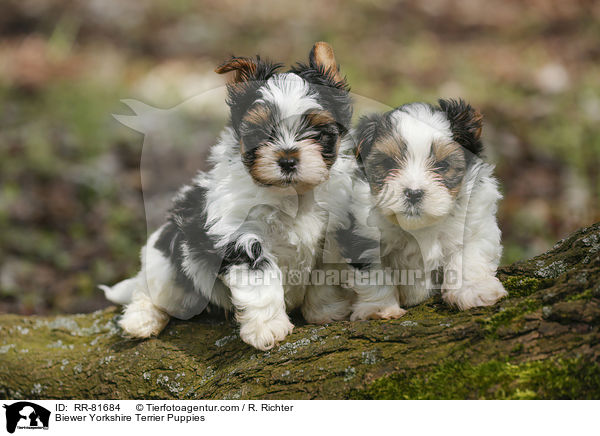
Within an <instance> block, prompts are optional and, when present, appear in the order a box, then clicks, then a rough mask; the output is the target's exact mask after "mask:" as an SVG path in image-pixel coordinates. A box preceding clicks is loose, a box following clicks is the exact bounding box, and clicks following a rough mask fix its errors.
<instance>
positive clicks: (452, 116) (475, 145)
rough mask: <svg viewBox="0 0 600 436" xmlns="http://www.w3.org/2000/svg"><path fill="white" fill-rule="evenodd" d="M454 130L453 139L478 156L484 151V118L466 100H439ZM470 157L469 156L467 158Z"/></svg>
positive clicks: (441, 108)
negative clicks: (482, 137)
mask: <svg viewBox="0 0 600 436" xmlns="http://www.w3.org/2000/svg"><path fill="white" fill-rule="evenodd" d="M438 104H439V106H440V110H441V111H442V112H444V113H445V114H446V117H447V118H448V121H450V126H451V129H452V139H454V140H455V141H456V142H458V143H459V144H460V145H462V146H463V147H464V148H466V149H467V150H469V151H470V152H471V153H473V154H474V155H476V156H480V155H481V152H482V151H483V144H482V143H481V140H480V138H481V129H482V126H483V123H482V116H481V114H480V113H479V112H478V111H476V110H475V109H474V108H473V107H472V106H471V105H470V104H468V103H467V102H465V101H464V100H462V99H460V100H444V99H440V100H438ZM467 157H468V156H467Z"/></svg>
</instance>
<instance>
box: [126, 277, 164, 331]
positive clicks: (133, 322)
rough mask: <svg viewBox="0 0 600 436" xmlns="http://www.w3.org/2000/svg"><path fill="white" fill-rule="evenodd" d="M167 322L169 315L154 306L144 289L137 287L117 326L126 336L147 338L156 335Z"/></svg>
mask: <svg viewBox="0 0 600 436" xmlns="http://www.w3.org/2000/svg"><path fill="white" fill-rule="evenodd" d="M168 322H169V315H168V314H167V313H166V312H164V311H162V310H161V309H159V308H158V307H156V306H155V305H154V304H153V303H152V300H151V299H150V297H149V296H148V294H147V293H146V292H144V290H142V289H138V290H137V291H136V292H134V294H133V297H132V300H131V303H129V304H128V305H127V306H126V307H125V311H124V312H123V316H122V318H121V320H120V321H119V326H120V327H121V328H122V329H123V330H124V331H125V333H126V334H127V335H128V336H131V337H133V338H149V337H150V336H156V335H158V334H159V333H160V332H161V331H162V330H163V329H164V328H165V327H166V325H167V324H168Z"/></svg>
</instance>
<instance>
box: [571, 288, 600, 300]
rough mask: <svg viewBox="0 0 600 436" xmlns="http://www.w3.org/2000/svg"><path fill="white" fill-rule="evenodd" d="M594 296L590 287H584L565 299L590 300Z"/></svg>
mask: <svg viewBox="0 0 600 436" xmlns="http://www.w3.org/2000/svg"><path fill="white" fill-rule="evenodd" d="M593 297H594V291H593V290H592V289H586V290H585V291H583V292H580V293H579V294H575V295H570V296H569V297H567V298H566V301H577V300H591V299H592V298H593Z"/></svg>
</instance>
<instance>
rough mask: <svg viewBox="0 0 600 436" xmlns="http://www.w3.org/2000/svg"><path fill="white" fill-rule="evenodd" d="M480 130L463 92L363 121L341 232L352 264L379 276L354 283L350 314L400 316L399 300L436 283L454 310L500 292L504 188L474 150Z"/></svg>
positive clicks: (409, 300) (491, 299) (414, 300)
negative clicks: (346, 224) (348, 221)
mask: <svg viewBox="0 0 600 436" xmlns="http://www.w3.org/2000/svg"><path fill="white" fill-rule="evenodd" d="M481 130H482V116H481V115H480V113H479V112H477V111H476V110H475V109H473V108H472V107H471V106H470V105H469V104H467V103H465V102H464V101H462V100H460V101H455V100H439V102H438V106H432V105H429V104H423V103H413V104H407V105H404V106H401V107H399V108H397V109H394V110H392V111H390V112H387V113H384V114H374V115H369V116H366V117H363V118H362V119H361V121H360V122H359V125H358V127H357V131H356V138H357V139H356V140H357V150H356V151H357V162H358V166H359V167H360V171H359V172H358V173H359V175H360V177H358V178H357V180H356V181H355V183H354V192H353V201H352V206H351V209H352V226H351V227H350V228H346V229H342V230H340V231H339V232H338V239H339V241H340V242H341V243H342V245H343V246H344V253H343V254H344V255H345V257H346V258H350V259H352V261H353V262H354V263H353V265H354V266H355V267H356V268H362V269H363V270H366V271H367V272H369V271H371V272H374V271H376V270H379V271H378V272H379V273H382V275H383V276H384V282H382V283H380V282H377V280H375V281H374V279H377V277H379V280H380V281H381V275H375V274H372V275H371V281H368V280H362V281H361V283H355V284H354V285H353V288H354V290H355V291H356V293H357V299H356V301H355V303H354V306H353V313H352V316H351V319H353V320H357V319H368V318H386V319H387V318H398V317H400V316H402V315H403V314H404V313H405V310H404V309H402V308H401V306H410V305H415V304H418V303H420V302H422V301H423V300H425V299H426V298H428V297H429V295H430V293H431V291H432V290H433V289H435V288H441V290H442V297H443V299H444V300H445V301H446V302H447V303H449V304H451V305H453V306H456V307H458V308H459V309H461V310H464V309H468V308H471V307H475V306H485V305H491V304H494V303H495V302H496V301H498V300H499V299H500V298H502V297H503V296H505V295H506V294H507V293H506V291H505V290H504V288H503V286H502V284H501V283H500V281H499V280H498V279H497V278H496V276H495V275H496V268H497V266H498V263H499V261H500V256H501V253H502V246H501V244H500V230H499V228H498V224H497V222H496V209H497V202H498V200H499V199H500V198H501V195H500V193H499V191H498V184H497V182H496V180H495V179H494V177H493V175H492V171H493V166H491V165H489V164H486V163H484V162H483V161H482V160H481V158H480V155H481V152H482V149H483V146H482V143H481V140H480V136H481ZM344 241H346V242H345V243H344ZM349 241H351V242H349ZM441 271H443V277H442V275H441V274H440V272H441ZM397 272H403V273H402V274H400V275H399V274H397ZM406 272H408V274H404V273H406ZM391 274H395V276H394V277H395V278H394V277H391V276H390V275H391ZM398 278H400V280H398Z"/></svg>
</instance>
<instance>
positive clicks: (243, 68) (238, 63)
mask: <svg viewBox="0 0 600 436" xmlns="http://www.w3.org/2000/svg"><path fill="white" fill-rule="evenodd" d="M256 69H257V60H255V59H252V58H244V57H236V56H232V57H231V58H230V59H228V60H226V61H225V62H223V63H222V64H221V65H219V66H218V67H217V68H215V72H216V73H218V74H225V73H228V72H230V71H235V74H234V76H233V82H246V81H248V80H250V79H252V78H253V77H254V76H255V75H256Z"/></svg>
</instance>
